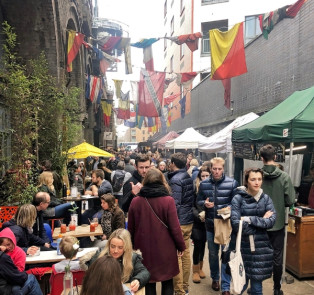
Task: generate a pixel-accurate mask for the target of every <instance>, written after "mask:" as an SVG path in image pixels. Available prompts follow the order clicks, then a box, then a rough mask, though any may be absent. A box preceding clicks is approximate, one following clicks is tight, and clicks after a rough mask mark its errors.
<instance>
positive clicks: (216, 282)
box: [212, 281, 220, 291]
mask: <svg viewBox="0 0 314 295" xmlns="http://www.w3.org/2000/svg"><path fill="white" fill-rule="evenodd" d="M212 289H213V290H214V291H219V290H220V285H219V281H213V282H212Z"/></svg>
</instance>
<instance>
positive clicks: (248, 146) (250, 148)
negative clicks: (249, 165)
mask: <svg viewBox="0 0 314 295" xmlns="http://www.w3.org/2000/svg"><path fill="white" fill-rule="evenodd" d="M264 145H265V143H239V142H234V143H233V155H234V157H236V158H243V159H248V160H259V161H260V160H261V157H260V154H259V150H260V149H261V147H263V146H264ZM271 145H272V146H273V147H274V148H275V151H276V155H277V157H276V162H284V161H285V147H284V145H282V144H280V143H272V144H271Z"/></svg>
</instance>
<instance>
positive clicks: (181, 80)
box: [176, 72, 198, 87]
mask: <svg viewBox="0 0 314 295" xmlns="http://www.w3.org/2000/svg"><path fill="white" fill-rule="evenodd" d="M197 75H198V73H197V72H189V73H177V79H176V83H177V85H178V86H180V85H183V86H185V87H187V86H189V85H190V84H191V83H192V82H193V80H194V78H195V77H196V76H197Z"/></svg>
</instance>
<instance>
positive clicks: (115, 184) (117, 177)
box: [112, 170, 126, 193]
mask: <svg viewBox="0 0 314 295" xmlns="http://www.w3.org/2000/svg"><path fill="white" fill-rule="evenodd" d="M125 174H126V172H125V171H122V170H116V171H115V174H114V176H113V179H112V190H113V192H114V193H117V192H119V191H120V190H121V188H122V186H123V181H124V177H125Z"/></svg>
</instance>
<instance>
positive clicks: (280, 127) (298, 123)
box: [232, 87, 314, 277]
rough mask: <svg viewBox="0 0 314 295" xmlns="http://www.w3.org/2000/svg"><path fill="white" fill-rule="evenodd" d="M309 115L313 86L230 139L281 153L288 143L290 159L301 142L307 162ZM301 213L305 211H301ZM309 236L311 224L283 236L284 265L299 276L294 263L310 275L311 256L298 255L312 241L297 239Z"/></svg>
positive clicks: (311, 135) (312, 134)
mask: <svg viewBox="0 0 314 295" xmlns="http://www.w3.org/2000/svg"><path fill="white" fill-rule="evenodd" d="M313 114H314V87H311V88H308V89H305V90H303V91H296V92H294V93H293V94H292V95H291V96H289V97H288V98H286V99H285V100H284V101H283V102H282V103H280V104H279V105H277V106H276V107H275V108H273V109H272V110H270V111H269V112H267V113H266V114H264V115H263V116H261V117H259V118H258V119H256V120H254V121H253V122H251V123H248V124H246V125H244V126H241V127H239V128H236V129H234V130H233V131H232V142H233V143H244V144H249V145H251V146H252V145H253V144H255V143H265V144H266V143H277V144H278V143H279V144H281V146H282V147H283V154H285V151H284V149H285V146H286V145H288V144H289V145H290V146H289V148H290V150H289V159H291V158H292V155H293V150H296V149H298V148H300V147H301V144H302V147H306V148H308V149H309V153H310V154H311V157H312V159H311V160H310V161H309V162H311V161H313V142H314V115H313ZM309 147H310V148H309ZM255 154H256V153H255ZM253 160H254V159H253ZM255 160H256V159H255ZM292 167H293V163H292V161H289V174H290V175H291V176H292ZM304 214H307V213H306V211H305V210H304ZM290 217H291V216H290ZM303 218H304V220H303ZM306 220H307V219H306V218H305V216H304V217H303V216H302V218H301V219H300V220H297V223H296V224H302V222H305V221H306ZM287 221H288V216H287ZM313 235H314V227H313V226H295V230H294V231H291V232H289V233H288V234H287V235H286V238H287V244H286V246H288V247H286V249H287V251H286V256H287V260H286V261H287V263H286V268H287V269H288V270H290V271H291V272H293V273H295V274H296V275H298V276H300V277H303V276H304V272H303V270H302V269H301V268H300V267H296V264H297V263H298V265H307V268H306V275H307V276H313V275H314V255H302V253H310V252H312V250H311V249H312V248H313V243H312V242H308V241H310V240H309V239H308V238H307V242H306V243H303V242H302V241H304V240H303V238H301V237H304V236H306V237H312V236H313ZM295 257H297V258H295ZM296 259H297V260H298V261H297V262H296Z"/></svg>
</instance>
